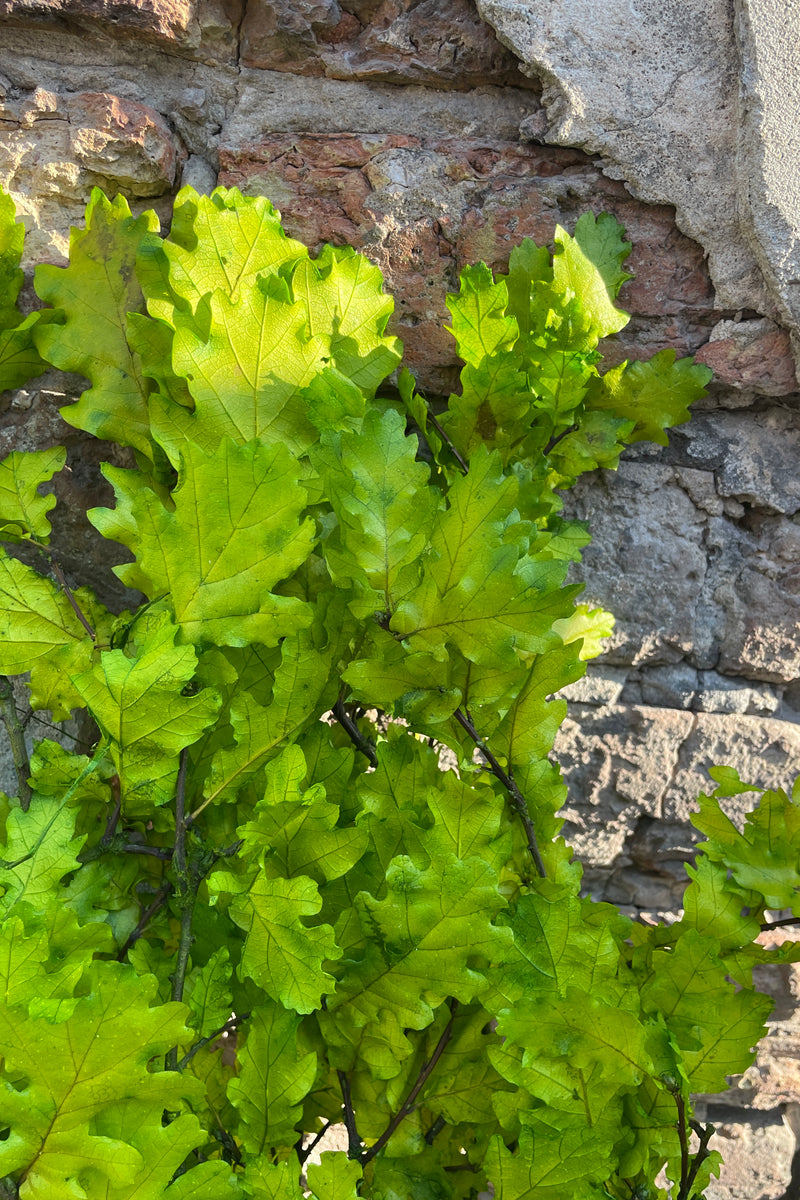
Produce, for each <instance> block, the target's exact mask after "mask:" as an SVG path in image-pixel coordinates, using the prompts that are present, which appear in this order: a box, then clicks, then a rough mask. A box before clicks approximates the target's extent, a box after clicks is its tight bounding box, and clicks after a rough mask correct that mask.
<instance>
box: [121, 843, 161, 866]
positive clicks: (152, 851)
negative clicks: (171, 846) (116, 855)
mask: <svg viewBox="0 0 800 1200" xmlns="http://www.w3.org/2000/svg"><path fill="white" fill-rule="evenodd" d="M120 850H121V851H122V853H123V854H149V855H150V857H151V858H160V859H161V861H162V862H169V861H170V859H171V858H172V855H173V851H172V850H168V849H167V847H166V846H146V845H145V844H144V842H141V843H140V842H129V843H128V844H127V845H126V846H120Z"/></svg>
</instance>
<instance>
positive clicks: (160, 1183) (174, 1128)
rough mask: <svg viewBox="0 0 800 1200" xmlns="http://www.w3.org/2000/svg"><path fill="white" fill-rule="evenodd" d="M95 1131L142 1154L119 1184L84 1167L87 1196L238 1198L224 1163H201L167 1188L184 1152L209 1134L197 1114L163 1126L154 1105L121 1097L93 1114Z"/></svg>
mask: <svg viewBox="0 0 800 1200" xmlns="http://www.w3.org/2000/svg"><path fill="white" fill-rule="evenodd" d="M94 1132H95V1133H96V1134H97V1135H99V1136H101V1137H105V1138H108V1139H110V1140H112V1139H113V1142H116V1143H118V1144H120V1145H130V1146H133V1147H134V1149H136V1150H138V1151H139V1153H140V1154H141V1156H142V1169H141V1170H140V1171H138V1172H137V1174H136V1176H135V1178H134V1179H133V1180H131V1181H130V1183H126V1184H125V1185H124V1186H122V1187H115V1186H114V1185H113V1184H111V1186H109V1184H108V1181H107V1179H106V1178H105V1177H104V1173H103V1172H102V1170H90V1171H87V1172H86V1174H85V1175H82V1177H81V1183H82V1184H83V1185H84V1186H86V1187H87V1188H88V1191H89V1195H97V1196H102V1197H103V1200H167V1197H169V1200H180V1198H182V1200H189V1198H190V1197H191V1200H217V1198H219V1200H236V1198H237V1197H239V1196H240V1195H241V1193H240V1192H239V1189H238V1187H237V1186H236V1180H235V1176H234V1175H233V1172H232V1171H231V1168H230V1167H229V1166H228V1165H227V1163H219V1162H214V1163H210V1162H209V1163H201V1164H200V1165H198V1166H195V1167H193V1168H191V1169H190V1170H188V1171H187V1172H186V1173H185V1174H183V1175H181V1176H180V1177H179V1178H178V1179H177V1180H176V1187H175V1188H173V1187H172V1186H171V1182H172V1178H173V1176H174V1175H175V1173H176V1171H177V1170H178V1168H179V1167H180V1166H181V1165H182V1163H183V1162H184V1160H185V1159H186V1156H187V1155H188V1154H189V1153H190V1152H191V1151H192V1150H193V1149H194V1148H195V1147H196V1146H200V1145H202V1144H203V1143H204V1142H205V1141H206V1139H207V1136H208V1135H207V1134H206V1132H205V1130H204V1129H203V1128H202V1127H201V1125H200V1122H199V1121H198V1120H197V1117H195V1116H192V1115H191V1114H189V1113H182V1114H181V1115H180V1116H178V1117H177V1118H176V1119H175V1120H173V1121H171V1122H170V1123H169V1124H167V1125H165V1124H164V1122H163V1120H162V1114H161V1113H159V1112H157V1111H156V1110H155V1109H154V1108H153V1106H152V1104H147V1103H144V1102H142V1101H141V1100H125V1101H120V1102H118V1103H116V1104H114V1105H113V1107H109V1108H106V1109H104V1110H103V1111H102V1112H101V1113H99V1114H98V1115H97V1116H96V1117H95V1120H94ZM177 1185H180V1186H177ZM95 1189H96V1190H95Z"/></svg>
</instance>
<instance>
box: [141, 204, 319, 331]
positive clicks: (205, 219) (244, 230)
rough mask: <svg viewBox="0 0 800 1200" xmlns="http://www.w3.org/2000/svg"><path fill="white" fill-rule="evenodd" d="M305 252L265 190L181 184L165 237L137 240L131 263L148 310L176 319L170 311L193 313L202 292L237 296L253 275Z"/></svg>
mask: <svg viewBox="0 0 800 1200" xmlns="http://www.w3.org/2000/svg"><path fill="white" fill-rule="evenodd" d="M307 255H308V250H307V248H306V247H305V246H304V245H303V244H302V242H296V241H294V240H293V239H292V238H287V236H286V234H285V233H284V232H283V229H282V227H281V222H280V214H279V213H278V212H277V211H276V209H274V208H273V206H272V205H271V204H270V202H269V200H267V199H265V198H264V197H263V196H243V195H242V193H241V192H240V191H239V190H238V189H237V188H230V189H227V188H215V189H214V191H213V192H212V193H211V195H210V196H204V195H200V194H198V193H197V192H196V191H195V190H194V188H192V187H185V188H182V189H181V191H180V192H178V195H177V196H176V197H175V204H174V207H173V215H172V225H171V228H170V232H169V236H168V237H167V238H166V239H165V240H164V241H163V242H162V241H161V240H159V241H156V240H148V241H146V242H144V243H143V245H142V247H141V250H140V253H139V260H138V262H137V264H136V270H137V275H138V276H139V278H140V280H141V281H142V288H143V291H144V294H145V296H146V297H147V306H148V310H149V312H150V314H151V316H154V317H159V318H160V319H161V320H162V321H165V322H166V323H167V324H169V325H174V323H175V316H176V312H183V313H185V312H191V313H195V312H196V311H197V309H198V306H199V305H200V303H201V301H202V300H203V298H204V297H205V296H208V295H210V294H211V293H213V292H216V291H222V292H224V293H225V294H226V295H228V296H231V297H233V298H234V299H236V298H237V296H239V295H240V294H242V293H245V292H247V291H249V290H251V289H252V287H253V286H254V283H255V280H256V278H257V277H258V276H259V275H263V274H276V273H277V271H278V269H279V268H280V267H282V266H286V265H287V264H289V263H292V262H295V261H297V260H298V259H300V258H302V257H304V256H307Z"/></svg>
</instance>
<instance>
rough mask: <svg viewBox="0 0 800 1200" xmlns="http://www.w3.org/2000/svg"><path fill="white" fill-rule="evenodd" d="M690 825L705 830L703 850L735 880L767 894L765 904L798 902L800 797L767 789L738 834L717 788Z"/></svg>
mask: <svg viewBox="0 0 800 1200" xmlns="http://www.w3.org/2000/svg"><path fill="white" fill-rule="evenodd" d="M699 804H700V812H699V813H697V814H692V817H691V821H692V824H693V825H694V826H695V827H696V828H697V829H699V830H700V832H701V833H704V834H705V835H706V837H707V838H708V841H707V842H703V843H701V849H702V850H703V852H704V854H705V855H706V856H707V857H708V858H710V859H711V860H712V862H718V863H721V864H722V865H723V866H725V867H726V868H727V869H728V870H729V871H730V872H731V874H732V875H733V878H734V880H735V881H736V883H737V884H738V885H739V886H740V887H742V888H746V889H748V890H750V891H753V892H756V893H757V894H759V895H761V896H763V897H764V904H765V906H766V907H767V908H775V909H781V908H791V907H793V906H795V905H797V904H798V898H797V891H798V888H800V802H798V800H794V799H790V798H789V797H788V796H787V795H786V793H785V792H784V791H782V790H778V791H767V792H764V793H763V795H762V796H761V799H760V801H759V804H758V807H757V808H756V809H755V811H754V812H750V813H748V814H747V817H746V819H745V825H744V829H743V830H742V832H741V833H740V832H739V830H738V829H737V828H736V826H735V825H734V824H733V822H732V821H731V819H730V817H728V816H727V814H726V813H724V812H723V811H722V808H721V806H720V803H719V800H718V799H717V795H716V793H715V794H714V796H705V795H701V796H700V798H699Z"/></svg>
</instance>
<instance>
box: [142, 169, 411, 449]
mask: <svg viewBox="0 0 800 1200" xmlns="http://www.w3.org/2000/svg"><path fill="white" fill-rule="evenodd" d="M139 270H140V275H141V277H142V279H143V286H144V288H145V292H146V294H147V296H148V301H149V310H150V313H151V315H153V316H157V317H160V318H161V319H162V320H164V321H165V322H166V323H167V324H168V325H169V326H171V327H172V328H173V329H174V330H175V337H174V343H173V367H174V370H175V371H176V373H177V374H178V375H182V376H183V377H184V378H185V379H186V381H187V384H188V389H189V392H190V393H191V396H192V398H193V399H194V401H195V406H196V410H195V417H194V418H188V419H187V420H186V421H185V422H184V427H185V428H186V429H187V430H188V429H189V428H190V427H191V426H192V425H193V424H196V425H197V426H198V428H200V427H202V429H203V433H202V436H204V437H208V436H209V435H210V436H211V437H212V439H215V440H216V441H218V440H219V439H220V438H222V437H231V438H234V439H235V440H237V441H249V440H250V439H251V438H254V437H258V438H259V439H260V440H261V441H263V442H269V443H273V442H283V443H285V444H286V445H288V446H289V447H290V448H291V449H292V450H294V451H295V452H298V451H302V450H304V449H306V448H307V447H308V446H309V445H310V444H311V443H312V442H313V441H315V440H316V431H315V428H314V425H313V424H311V422H310V421H309V419H308V416H307V415H306V411H305V409H306V402H305V399H304V394H303V393H304V391H305V389H306V388H307V387H308V386H309V385H310V384H311V383H312V381H313V380H314V377H315V376H317V375H320V374H322V373H323V372H325V371H326V369H327V368H328V366H329V364H330V366H332V367H333V368H335V369H336V370H338V371H339V372H341V373H342V374H343V375H345V376H347V377H348V379H349V380H351V381H352V383H353V384H355V386H356V387H357V388H359V389H361V390H362V391H364V392H366V393H367V394H368V395H371V394H372V393H374V391H375V388H376V387H377V385H378V384H379V383H380V382H381V381H382V380H383V379H384V378H385V377H386V376H387V375H388V374H390V372H391V371H392V370H393V369H394V367H395V366H396V364H397V361H398V359H399V353H398V343H397V341H396V339H395V338H391V337H387V336H385V334H384V329H385V326H386V321H387V319H388V317H389V314H390V313H391V311H392V307H393V305H392V300H391V298H390V297H389V296H386V295H384V293H383V292H382V290H381V283H382V279H381V275H380V272H379V271H378V269H377V268H376V267H373V266H371V265H370V263H369V262H368V261H367V259H365V258H364V257H363V256H362V255H359V254H356V253H355V252H354V251H353V250H351V249H349V248H347V247H345V248H343V249H334V248H333V247H330V246H329V247H326V248H325V249H324V250H323V251H322V253H321V254H320V256H319V258H318V259H317V260H316V261H312V260H311V259H310V258H309V256H308V251H307V249H306V247H305V246H302V245H301V244H300V243H299V242H293V241H291V240H290V239H287V238H286V236H285V235H284V233H283V231H282V229H281V227H280V223H279V220H278V214H277V213H276V212H275V210H274V209H273V208H272V206H271V205H270V204H269V202H268V201H266V200H263V199H260V198H259V199H256V198H244V197H242V196H241V195H240V194H239V193H238V192H237V191H236V190H235V189H234V190H232V191H231V192H226V190H225V189H224V188H218V189H217V190H216V191H215V192H214V193H213V195H212V196H211V197H199V196H197V194H196V193H194V192H192V190H191V189H184V191H183V192H182V193H181V194H180V195H179V197H178V200H177V202H176V219H175V221H174V222H173V228H172V233H171V236H170V239H168V240H167V241H166V242H165V243H163V245H162V246H160V247H157V248H155V249H152V248H150V247H146V248H145V252H144V255H143V256H142V258H141V259H140V264H139ZM316 395H317V399H320V396H319V393H317V394H316Z"/></svg>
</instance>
